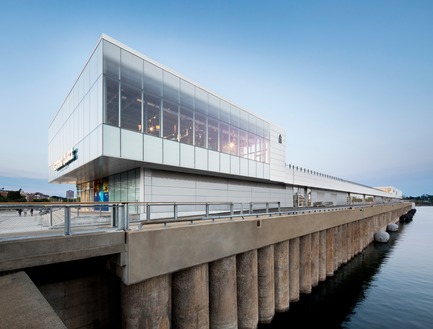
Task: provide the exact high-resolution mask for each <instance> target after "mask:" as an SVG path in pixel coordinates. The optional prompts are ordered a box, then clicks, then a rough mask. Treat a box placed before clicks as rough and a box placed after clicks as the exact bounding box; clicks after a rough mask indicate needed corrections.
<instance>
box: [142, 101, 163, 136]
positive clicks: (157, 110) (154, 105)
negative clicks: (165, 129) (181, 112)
mask: <svg viewBox="0 0 433 329" xmlns="http://www.w3.org/2000/svg"><path fill="white" fill-rule="evenodd" d="M144 100H145V105H146V108H145V112H144V113H145V119H144V121H145V123H146V126H145V127H144V129H145V130H144V131H145V133H146V134H149V135H153V136H157V137H160V131H161V97H157V96H153V95H145V96H144Z"/></svg>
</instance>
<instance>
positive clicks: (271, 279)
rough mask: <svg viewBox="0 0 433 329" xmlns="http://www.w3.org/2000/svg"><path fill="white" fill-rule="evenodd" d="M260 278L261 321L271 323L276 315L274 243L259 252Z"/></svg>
mask: <svg viewBox="0 0 433 329" xmlns="http://www.w3.org/2000/svg"><path fill="white" fill-rule="evenodd" d="M257 260H258V266H257V267H258V280H259V322H261V323H271V321H272V318H273V317H274V315H275V276H274V245H270V246H266V247H263V248H260V249H259V250H258V253H257Z"/></svg>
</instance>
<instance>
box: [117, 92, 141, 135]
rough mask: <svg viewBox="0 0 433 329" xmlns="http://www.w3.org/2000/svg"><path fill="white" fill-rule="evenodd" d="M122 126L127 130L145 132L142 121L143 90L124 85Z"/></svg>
mask: <svg viewBox="0 0 433 329" xmlns="http://www.w3.org/2000/svg"><path fill="white" fill-rule="evenodd" d="M121 95H122V98H121V118H120V126H121V127H122V128H125V129H129V130H135V131H140V132H141V131H143V128H142V126H143V124H142V120H141V105H142V103H143V101H142V95H141V89H135V88H133V87H129V86H128V85H126V84H122V94H121Z"/></svg>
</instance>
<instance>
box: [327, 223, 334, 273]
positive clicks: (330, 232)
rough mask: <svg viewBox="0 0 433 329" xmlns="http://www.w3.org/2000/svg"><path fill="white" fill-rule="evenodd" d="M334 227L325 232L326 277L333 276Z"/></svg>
mask: <svg viewBox="0 0 433 329" xmlns="http://www.w3.org/2000/svg"><path fill="white" fill-rule="evenodd" d="M334 230H335V228H334V227H331V228H329V229H327V230H326V275H327V276H332V275H334Z"/></svg>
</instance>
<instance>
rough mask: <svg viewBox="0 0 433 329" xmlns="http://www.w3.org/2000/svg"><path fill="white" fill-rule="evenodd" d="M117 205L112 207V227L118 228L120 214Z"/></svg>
mask: <svg viewBox="0 0 433 329" xmlns="http://www.w3.org/2000/svg"><path fill="white" fill-rule="evenodd" d="M118 212H119V211H118V209H117V205H116V204H113V205H112V207H111V226H112V227H116V226H117V219H118V218H117V214H118Z"/></svg>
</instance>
